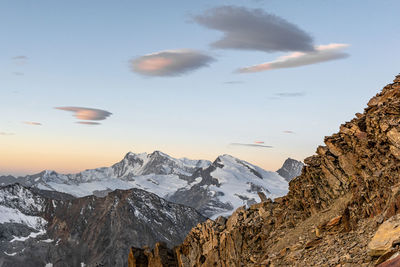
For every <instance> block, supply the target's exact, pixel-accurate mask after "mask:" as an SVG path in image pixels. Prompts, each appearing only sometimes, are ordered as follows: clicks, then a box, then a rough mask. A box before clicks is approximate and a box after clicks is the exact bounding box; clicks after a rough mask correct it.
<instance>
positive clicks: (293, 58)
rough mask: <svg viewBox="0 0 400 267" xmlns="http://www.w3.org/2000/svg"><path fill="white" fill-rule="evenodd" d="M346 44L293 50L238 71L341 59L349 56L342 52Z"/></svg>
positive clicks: (250, 71)
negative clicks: (302, 50) (301, 50)
mask: <svg viewBox="0 0 400 267" xmlns="http://www.w3.org/2000/svg"><path fill="white" fill-rule="evenodd" d="M348 46H349V45H348V44H328V45H319V46H316V47H315V51H312V52H294V53H291V54H289V55H287V56H282V57H279V58H278V59H277V60H274V61H271V62H266V63H262V64H258V65H254V66H250V67H245V68H240V69H239V70H238V72H239V73H252V72H260V71H266V70H274V69H283V68H295V67H300V66H306V65H311V64H317V63H321V62H326V61H331V60H337V59H343V58H347V57H349V54H347V53H345V52H343V49H345V48H347V47H348Z"/></svg>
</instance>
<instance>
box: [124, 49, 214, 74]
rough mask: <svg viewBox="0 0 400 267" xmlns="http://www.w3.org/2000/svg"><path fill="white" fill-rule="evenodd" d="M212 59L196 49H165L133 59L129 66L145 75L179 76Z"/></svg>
mask: <svg viewBox="0 0 400 267" xmlns="http://www.w3.org/2000/svg"><path fill="white" fill-rule="evenodd" d="M214 60H215V59H214V58H213V57H211V56H209V55H206V54H204V53H202V52H199V51H196V50H190V49H178V50H165V51H160V52H156V53H152V54H148V55H144V56H141V57H138V58H135V59H133V60H132V61H131V68H132V71H134V72H136V73H139V74H142V75H146V76H164V77H168V76H179V75H182V74H186V73H189V72H191V71H194V70H196V69H198V68H201V67H207V66H209V64H210V63H211V62H213V61H214Z"/></svg>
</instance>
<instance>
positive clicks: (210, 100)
mask: <svg viewBox="0 0 400 267" xmlns="http://www.w3.org/2000/svg"><path fill="white" fill-rule="evenodd" d="M398 10H400V2H399V1H397V0H392V1H390V0H385V1H369V0H363V1H361V0H352V1H348V0H340V1H339V0H333V1H321V0H315V1H312V0H309V1H294V0H293V1H282V0H276V1H275V0H265V1H264V0H246V1H244V0H243V1H242V0H230V1H229V0H226V1H222V0H204V1H187V0H186V1H185V0H181V1H175V0H170V1H161V0H160V1H154V0H149V1H133V0H131V1H128V0H124V1H122V0H116V1H105V0H86V1H80V0H69V1H52V0H18V1H15V0H2V1H0V32H1V33H2V34H1V35H0V51H1V53H0V111H1V113H0V114H1V116H0V175H7V174H12V175H25V174H33V173H37V172H40V171H42V170H44V169H51V170H56V171H58V172H61V173H74V172H79V171H82V170H85V169H90V168H96V167H102V166H110V165H112V164H114V163H116V162H118V161H120V160H121V159H122V158H123V156H124V155H125V154H126V153H127V152H129V151H131V152H134V153H140V152H148V153H151V152H153V151H154V150H160V151H162V152H164V153H167V154H169V155H170V156H173V157H177V158H180V157H188V158H192V159H209V160H214V159H215V158H216V157H217V156H218V155H222V154H230V155H233V156H235V157H238V158H240V159H243V160H246V161H248V162H251V163H253V164H256V165H258V166H260V167H262V168H265V169H267V170H277V169H278V168H279V167H280V166H281V165H282V163H283V161H284V160H285V159H286V158H288V157H291V158H294V159H298V160H303V159H304V158H306V157H308V156H311V155H313V154H314V153H315V150H316V148H317V146H318V145H321V144H323V139H324V136H328V135H331V134H333V133H335V132H337V131H338V129H339V126H340V124H341V123H344V122H345V121H349V120H351V119H352V118H353V117H354V114H355V113H357V112H362V111H363V109H364V108H365V107H366V103H367V102H368V100H369V99H370V98H371V97H372V96H374V95H375V94H376V93H378V92H379V91H380V90H381V88H382V87H383V86H385V85H386V84H388V83H390V82H391V81H392V80H393V79H394V76H395V75H397V74H398V73H399V72H400V53H399V52H398V48H399V47H400V31H399V28H400V20H399V19H398Z"/></svg>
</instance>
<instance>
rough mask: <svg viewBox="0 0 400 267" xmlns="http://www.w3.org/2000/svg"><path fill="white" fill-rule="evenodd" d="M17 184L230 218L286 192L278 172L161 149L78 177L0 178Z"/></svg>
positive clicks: (129, 156)
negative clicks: (153, 199)
mask: <svg viewBox="0 0 400 267" xmlns="http://www.w3.org/2000/svg"><path fill="white" fill-rule="evenodd" d="M15 182H18V183H21V184H23V185H25V186H29V187H36V188H39V189H42V190H47V191H58V192H64V193H68V194H71V195H73V196H75V197H84V196H89V195H95V196H98V197H103V196H106V195H107V194H108V193H109V192H112V191H113V190H116V189H131V188H139V189H143V190H146V191H148V192H151V193H154V194H156V195H158V196H159V197H161V198H164V199H166V200H169V201H171V202H175V203H180V204H184V205H187V206H190V207H193V208H195V209H197V210H198V211H200V213H202V214H203V215H204V216H206V217H217V216H219V215H226V214H231V213H232V212H233V211H234V210H235V209H236V208H238V207H239V206H241V205H244V204H246V205H250V204H253V203H255V199H256V198H257V192H264V193H265V194H266V195H267V196H268V197H270V198H275V197H280V196H283V195H284V194H286V193H287V190H288V183H287V181H286V180H284V179H283V178H282V177H281V176H279V174H277V173H276V172H270V171H265V170H263V169H262V168H259V167H257V166H255V165H252V164H250V163H248V162H245V161H243V160H240V159H237V158H234V157H232V156H229V155H222V156H219V157H218V158H217V159H216V160H215V161H214V162H213V163H211V162H209V161H206V160H189V159H186V158H181V159H176V158H173V157H170V156H168V155H166V154H164V153H162V152H160V151H155V152H153V153H151V154H147V153H142V154H134V153H128V154H126V156H125V157H124V159H123V160H122V161H120V162H118V163H116V164H114V165H113V166H111V167H104V168H97V169H92V170H85V171H83V172H80V173H76V174H59V173H57V172H54V171H43V172H41V173H38V174H35V175H28V176H25V177H18V178H12V177H10V176H2V177H0V184H12V183H15Z"/></svg>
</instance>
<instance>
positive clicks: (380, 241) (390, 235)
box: [368, 215, 400, 256]
mask: <svg viewBox="0 0 400 267" xmlns="http://www.w3.org/2000/svg"><path fill="white" fill-rule="evenodd" d="M399 226H400V215H395V216H394V217H392V218H390V219H389V220H387V221H385V222H384V223H383V224H382V225H381V226H379V228H378V231H377V232H376V233H375V235H374V237H373V238H372V240H371V242H370V243H369V244H368V249H369V254H370V255H371V256H381V255H383V254H385V253H386V252H388V251H390V250H391V248H392V247H393V243H394V242H395V241H397V240H399V239H400V227H399ZM395 243H396V242H395Z"/></svg>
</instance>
